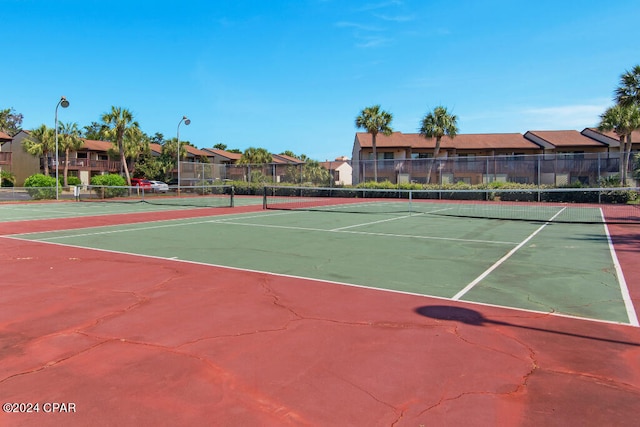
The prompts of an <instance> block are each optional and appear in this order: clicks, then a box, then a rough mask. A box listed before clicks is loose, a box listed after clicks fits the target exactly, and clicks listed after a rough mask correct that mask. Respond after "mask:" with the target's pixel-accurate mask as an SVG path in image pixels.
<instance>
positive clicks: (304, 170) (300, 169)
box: [180, 162, 335, 186]
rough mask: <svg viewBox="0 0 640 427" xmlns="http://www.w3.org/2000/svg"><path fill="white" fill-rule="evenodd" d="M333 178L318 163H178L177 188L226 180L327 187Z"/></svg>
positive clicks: (329, 171)
mask: <svg viewBox="0 0 640 427" xmlns="http://www.w3.org/2000/svg"><path fill="white" fill-rule="evenodd" d="M333 178H334V176H333V172H332V171H331V170H330V169H326V168H324V167H322V166H320V165H319V164H318V163H313V164H308V163H300V164H281V163H268V164H262V165H235V164H214V163H192V162H181V163H180V181H181V182H180V185H182V186H189V185H203V184H212V183H224V182H226V181H242V182H253V183H270V184H279V183H288V184H298V185H322V186H331V185H334V184H335V182H334V179H333Z"/></svg>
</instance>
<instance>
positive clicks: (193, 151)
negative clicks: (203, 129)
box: [183, 144, 209, 157]
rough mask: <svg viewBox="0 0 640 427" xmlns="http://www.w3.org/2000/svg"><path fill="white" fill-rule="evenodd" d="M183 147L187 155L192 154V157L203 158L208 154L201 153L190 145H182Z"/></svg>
mask: <svg viewBox="0 0 640 427" xmlns="http://www.w3.org/2000/svg"><path fill="white" fill-rule="evenodd" d="M183 146H184V147H185V149H186V150H187V153H189V154H192V155H194V156H203V157H207V156H209V153H207V152H206V151H202V150H200V149H199V148H196V147H194V146H192V145H188V144H184V145H183Z"/></svg>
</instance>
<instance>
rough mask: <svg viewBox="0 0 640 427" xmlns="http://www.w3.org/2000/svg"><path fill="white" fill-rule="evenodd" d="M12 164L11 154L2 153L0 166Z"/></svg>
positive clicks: (0, 153) (0, 154)
mask: <svg viewBox="0 0 640 427" xmlns="http://www.w3.org/2000/svg"><path fill="white" fill-rule="evenodd" d="M10 164H11V153H8V152H0V165H10Z"/></svg>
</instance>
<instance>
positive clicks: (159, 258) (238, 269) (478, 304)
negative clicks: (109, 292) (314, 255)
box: [0, 236, 631, 326]
mask: <svg viewBox="0 0 640 427" xmlns="http://www.w3.org/2000/svg"><path fill="white" fill-rule="evenodd" d="M2 239H12V240H21V241H26V242H32V240H26V239H22V238H20V237H12V236H0V241H1V240H2ZM42 243H43V244H47V245H58V246H65V247H69V248H77V249H82V250H89V251H98V252H105V253H111V254H117V255H128V256H134V257H142V258H149V259H157V260H161V261H162V260H165V261H171V262H182V263H187V264H193V265H203V266H208V267H216V268H224V269H227V270H233V271H240V272H248V273H259V274H265V275H269V276H274V277H286V278H292V279H301V280H306V281H309V282H314V283H319V284H324V283H329V284H334V285H340V286H349V287H353V288H360V289H367V290H374V291H380V292H388V293H392V294H401V295H412V296H416V297H422V298H432V299H436V300H441V301H452V298H446V297H439V296H435V295H427V294H419V293H416V292H408V291H399V290H395V289H386V288H377V287H373V286H366V285H358V284H355V283H348V282H338V281H335V280H329V279H316V278H313V277H305V276H296V275H292V274H284V273H274V272H271V271H264V270H253V269H249V268H242V267H230V266H228V265H221V264H212V263H206V262H201V261H189V260H183V259H178V258H175V257H170V258H166V257H161V256H156V255H143V254H137V253H133V252H124V251H116V250H112V249H98V248H89V247H86V246H78V245H70V244H66V243H52V242H42ZM463 302H464V303H465V304H471V305H474V306H479V307H497V308H501V309H506V310H512V311H519V312H524V313H533V314H540V315H545V316H553V317H562V318H566V319H576V320H582V321H588V322H594V323H603V324H609V325H623V326H631V325H628V324H626V323H622V322H616V321H612V320H602V319H594V318H591V317H580V316H574V315H570V314H563V313H556V312H546V311H539V310H531V309H526V308H517V307H509V306H505V305H497V304H488V303H483V302H476V301H463Z"/></svg>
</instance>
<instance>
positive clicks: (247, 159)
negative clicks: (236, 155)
mask: <svg viewBox="0 0 640 427" xmlns="http://www.w3.org/2000/svg"><path fill="white" fill-rule="evenodd" d="M272 161H273V157H272V156H271V153H269V152H268V151H267V150H266V149H264V148H254V147H249V148H247V149H246V150H244V153H242V157H241V158H240V160H238V164H241V165H264V164H267V163H271V162H272Z"/></svg>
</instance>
